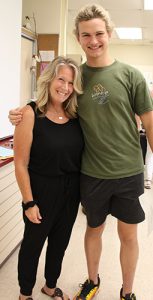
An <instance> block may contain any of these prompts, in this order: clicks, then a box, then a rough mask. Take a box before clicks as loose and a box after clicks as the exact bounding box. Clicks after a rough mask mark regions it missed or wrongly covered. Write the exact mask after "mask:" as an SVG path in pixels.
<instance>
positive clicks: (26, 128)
mask: <svg viewBox="0 0 153 300" xmlns="http://www.w3.org/2000/svg"><path fill="white" fill-rule="evenodd" d="M22 114H23V118H22V121H21V122H20V124H19V125H18V126H17V127H16V128H15V133H14V163H15V175H16V179H17V182H18V185H19V188H20V191H21V194H22V197H23V202H24V203H27V202H29V201H33V195H32V190H31V184H30V177H29V173H28V164H29V158H30V149H31V145H32V141H33V126H34V112H33V110H32V108H31V107H30V106H25V107H24V108H23V109H22ZM25 214H26V216H27V217H28V218H29V220H30V221H31V222H34V223H40V219H41V216H40V213H39V208H38V207H37V205H35V206H34V207H31V208H29V209H28V210H26V211H25Z"/></svg>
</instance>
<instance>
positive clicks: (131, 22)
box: [68, 0, 153, 45]
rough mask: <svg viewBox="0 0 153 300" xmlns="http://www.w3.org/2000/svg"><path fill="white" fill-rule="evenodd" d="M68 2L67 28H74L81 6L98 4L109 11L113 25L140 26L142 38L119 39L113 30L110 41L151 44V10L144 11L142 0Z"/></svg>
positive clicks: (152, 14)
mask: <svg viewBox="0 0 153 300" xmlns="http://www.w3.org/2000/svg"><path fill="white" fill-rule="evenodd" d="M152 1H153V0H152ZM68 3H69V4H68V5H69V7H68V11H69V14H68V15H69V16H68V20H69V21H68V22H69V24H68V28H74V18H75V16H76V14H77V12H78V10H79V9H80V8H81V7H82V6H84V5H87V4H99V5H102V6H103V7H104V8H105V9H106V10H108V11H109V13H110V15H111V17H112V20H113V22H114V24H115V27H141V28H142V36H143V37H142V40H120V39H119V38H118V36H117V34H116V32H115V30H114V32H113V35H112V43H114V44H139V45H146V44H147V45H151V44H152V45H153V11H144V9H143V7H144V6H143V5H144V4H143V0H97V1H90V0H69V1H68Z"/></svg>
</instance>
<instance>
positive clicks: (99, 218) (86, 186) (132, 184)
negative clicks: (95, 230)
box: [80, 173, 145, 227]
mask: <svg viewBox="0 0 153 300" xmlns="http://www.w3.org/2000/svg"><path fill="white" fill-rule="evenodd" d="M80 189H81V203H82V205H83V207H84V208H85V211H86V216H87V222H88V225H89V226H90V227H98V226H100V225H101V224H103V223H104V222H105V220H106V217H107V215H108V214H111V215H112V216H114V217H116V218H117V219H118V220H120V221H123V222H125V223H128V224H137V223H140V222H142V221H144V219H145V214H144V211H143V209H142V207H141V204H140V202H139V196H140V195H141V194H143V193H144V176H143V173H141V174H138V175H134V176H130V177H126V178H120V179H98V178H94V177H90V176H87V175H84V174H82V175H81V182H80Z"/></svg>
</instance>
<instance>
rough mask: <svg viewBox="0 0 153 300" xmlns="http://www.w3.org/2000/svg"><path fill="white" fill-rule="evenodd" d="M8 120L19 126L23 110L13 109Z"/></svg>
mask: <svg viewBox="0 0 153 300" xmlns="http://www.w3.org/2000/svg"><path fill="white" fill-rule="evenodd" d="M8 118H9V121H10V122H11V124H12V125H18V124H19V123H20V122H21V120H22V111H21V108H16V109H11V110H10V111H9V115H8Z"/></svg>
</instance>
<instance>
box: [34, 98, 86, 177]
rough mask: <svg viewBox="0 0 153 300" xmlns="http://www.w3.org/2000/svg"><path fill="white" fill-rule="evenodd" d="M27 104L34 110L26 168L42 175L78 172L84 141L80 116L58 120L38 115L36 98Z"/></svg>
mask: <svg viewBox="0 0 153 300" xmlns="http://www.w3.org/2000/svg"><path fill="white" fill-rule="evenodd" d="M28 105H30V106H31V107H32V109H33V111H34V114H35V122H34V128H33V142H32V146H31V152H30V161H29V167H28V168H29V171H31V172H34V173H36V174H40V175H43V176H59V175H64V174H70V173H76V172H80V167H81V155H82V150H83V146H84V141H83V134H82V131H81V127H80V124H79V120H78V119H70V120H69V121H68V122H66V123H64V124H57V123H54V122H53V121H51V120H49V119H48V118H47V117H40V116H39V114H40V112H39V111H35V107H36V103H35V102H30V103H29V104H28Z"/></svg>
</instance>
